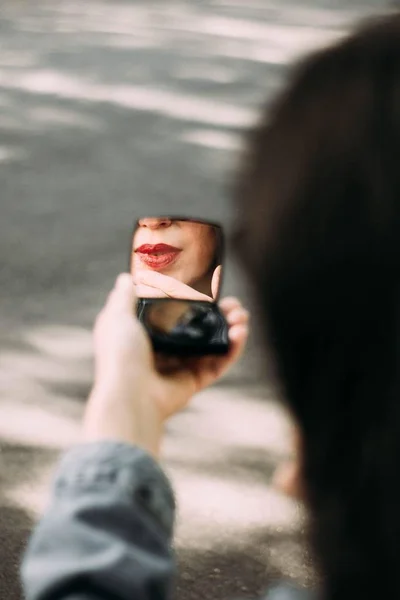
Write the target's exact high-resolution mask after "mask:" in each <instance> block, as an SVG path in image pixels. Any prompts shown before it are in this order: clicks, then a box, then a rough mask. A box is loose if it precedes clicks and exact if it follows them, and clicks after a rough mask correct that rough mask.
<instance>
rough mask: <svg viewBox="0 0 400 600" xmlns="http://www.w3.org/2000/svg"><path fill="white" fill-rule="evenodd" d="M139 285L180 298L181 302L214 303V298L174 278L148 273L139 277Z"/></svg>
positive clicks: (152, 272)
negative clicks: (200, 301)
mask: <svg viewBox="0 0 400 600" xmlns="http://www.w3.org/2000/svg"><path fill="white" fill-rule="evenodd" d="M138 281H139V284H144V285H147V286H150V287H154V288H157V289H159V290H162V291H163V292H164V294H165V295H166V296H168V297H170V298H179V299H181V300H204V301H208V302H210V301H212V298H210V297H209V296H207V295H206V294H202V293H200V292H198V291H197V290H195V289H193V288H192V287H190V286H189V285H186V284H185V283H182V282H181V281H178V280H177V279H175V278H174V277H169V276H168V275H163V274H162V273H155V272H154V271H148V272H146V273H143V274H141V275H140V276H139V277H138Z"/></svg>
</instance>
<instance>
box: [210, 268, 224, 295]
mask: <svg viewBox="0 0 400 600" xmlns="http://www.w3.org/2000/svg"><path fill="white" fill-rule="evenodd" d="M221 272H222V266H221V265H219V266H218V267H217V268H216V269H215V271H214V273H213V276H212V281H211V293H212V297H213V298H214V299H215V298H216V297H217V296H218V291H219V286H220V282H221Z"/></svg>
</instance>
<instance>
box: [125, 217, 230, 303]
mask: <svg viewBox="0 0 400 600" xmlns="http://www.w3.org/2000/svg"><path fill="white" fill-rule="evenodd" d="M219 246H220V236H219V234H218V228H216V227H214V226H212V225H208V224H205V223H197V222H191V221H178V220H171V219H167V218H165V219H164V218H156V217H154V218H146V219H141V220H140V221H139V226H138V228H137V230H136V232H135V235H134V241H133V254H132V272H133V273H134V274H135V275H138V274H140V273H143V272H146V271H156V272H158V273H162V274H164V275H168V276H169V277H172V278H174V279H176V280H178V281H180V282H182V283H184V284H186V285H188V286H190V287H191V288H193V289H194V290H196V291H198V292H201V293H203V294H206V295H208V296H212V290H211V282H212V276H213V273H214V270H215V268H216V267H217V266H218V263H219V259H220V254H221V248H220V247H219Z"/></svg>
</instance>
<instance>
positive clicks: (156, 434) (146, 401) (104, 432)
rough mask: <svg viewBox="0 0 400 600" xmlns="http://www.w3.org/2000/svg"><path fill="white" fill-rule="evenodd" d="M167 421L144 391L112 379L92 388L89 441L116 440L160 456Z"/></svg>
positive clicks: (85, 422)
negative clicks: (163, 422)
mask: <svg viewBox="0 0 400 600" xmlns="http://www.w3.org/2000/svg"><path fill="white" fill-rule="evenodd" d="M162 433H163V424H162V421H161V418H160V417H159V415H158V413H157V410H156V407H155V405H154V403H153V402H152V401H151V399H150V398H148V397H147V396H146V394H144V390H139V389H138V390H134V389H133V388H131V389H130V390H128V389H127V387H126V385H125V384H124V385H122V386H121V385H118V384H113V383H111V382H110V381H108V382H102V383H98V384H96V385H95V386H94V388H93V389H92V391H91V393H90V395H89V398H88V402H87V406H86V410H85V415H84V419H83V438H84V441H86V442H94V441H116V442H124V443H128V444H131V445H134V446H138V447H140V448H142V449H143V450H145V451H146V452H148V453H150V454H151V455H152V456H153V458H156V459H158V457H159V454H160V446H161V438H162Z"/></svg>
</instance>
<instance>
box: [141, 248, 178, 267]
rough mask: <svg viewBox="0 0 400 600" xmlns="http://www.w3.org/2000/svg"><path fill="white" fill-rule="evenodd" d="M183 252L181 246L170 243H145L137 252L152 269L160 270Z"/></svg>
mask: <svg viewBox="0 0 400 600" xmlns="http://www.w3.org/2000/svg"><path fill="white" fill-rule="evenodd" d="M180 252H181V250H180V248H175V247H174V246H169V245H168V244H143V245H142V246H139V248H136V250H135V253H136V254H137V255H138V256H139V258H140V260H141V261H142V262H143V263H144V264H145V265H146V266H147V267H149V268H150V269H153V270H154V271H159V270H162V269H165V268H166V267H168V266H169V265H171V264H172V263H173V262H174V261H175V260H176V259H177V258H178V255H179V253H180Z"/></svg>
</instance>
